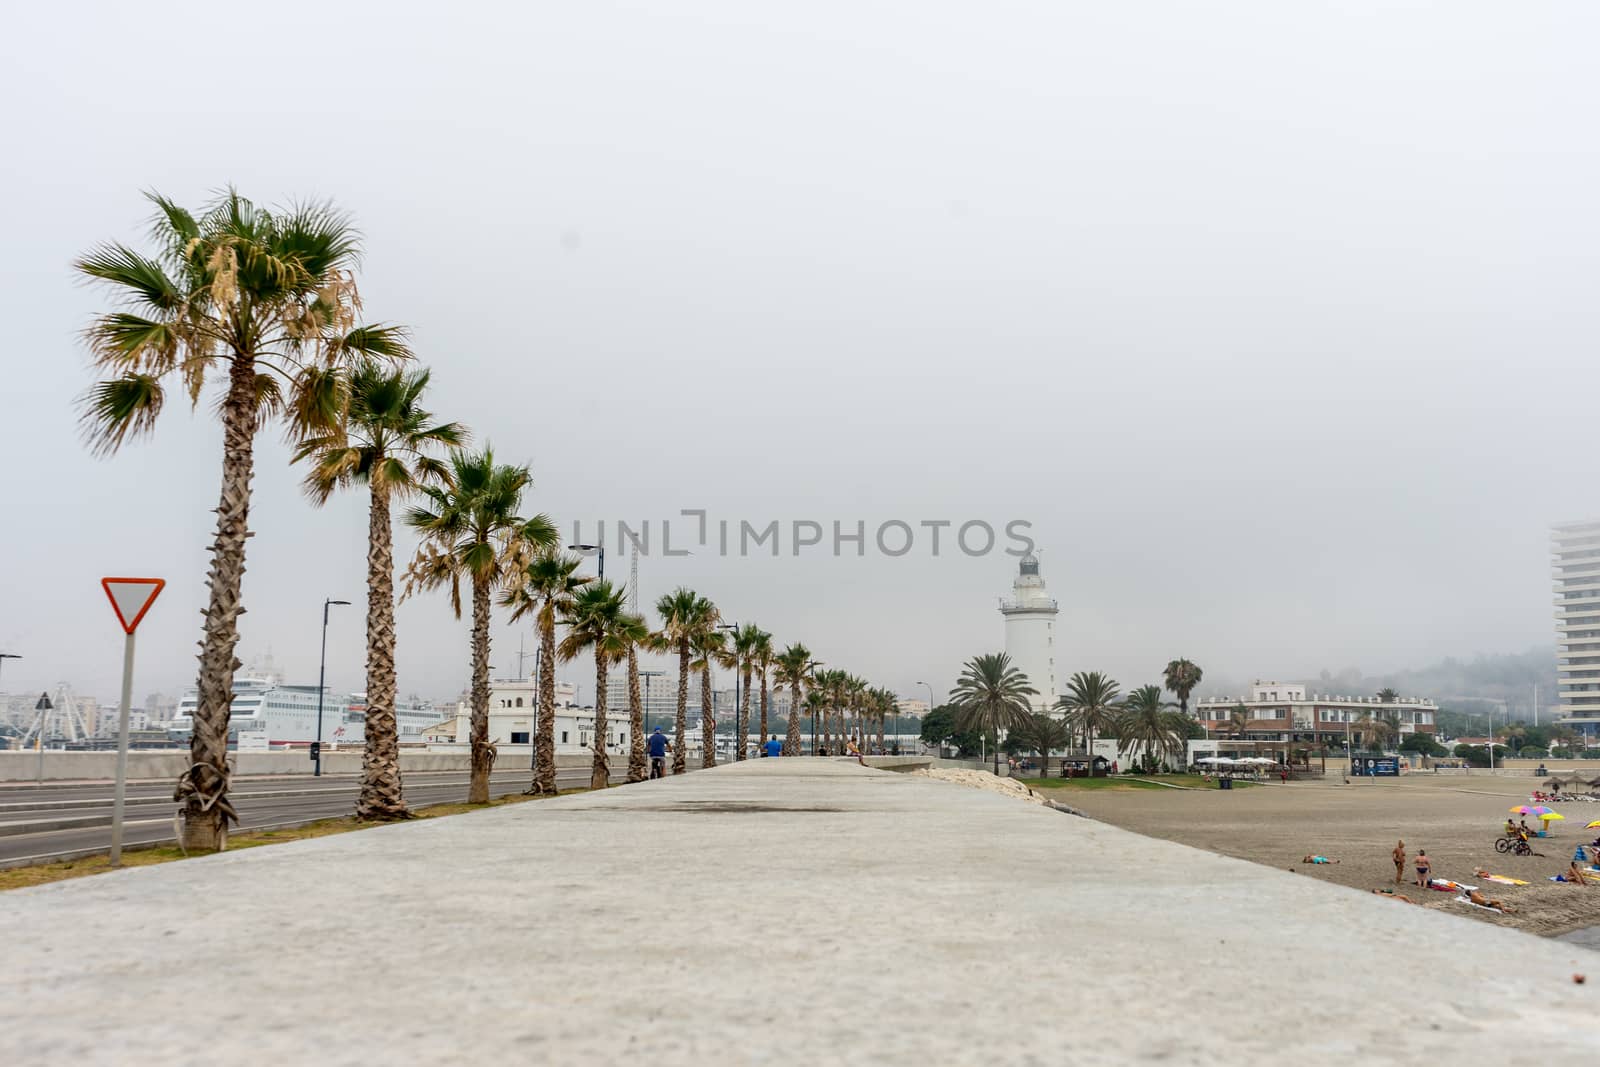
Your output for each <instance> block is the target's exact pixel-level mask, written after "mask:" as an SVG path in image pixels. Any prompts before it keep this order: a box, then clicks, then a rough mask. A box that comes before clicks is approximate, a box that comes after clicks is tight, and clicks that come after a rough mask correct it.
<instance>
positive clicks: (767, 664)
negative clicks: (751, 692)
mask: <svg viewBox="0 0 1600 1067" xmlns="http://www.w3.org/2000/svg"><path fill="white" fill-rule="evenodd" d="M777 658H778V654H777V650H776V649H774V648H773V647H772V635H771V634H769V633H767V632H766V631H765V630H757V631H756V641H755V646H754V647H753V648H752V649H751V652H750V661H751V663H752V664H753V665H754V667H755V671H756V675H757V677H759V678H760V679H761V733H760V734H759V735H758V736H757V738H756V743H757V744H762V743H764V742H765V741H766V740H767V684H768V682H769V681H770V680H771V677H772V665H773V664H774V663H776V662H777Z"/></svg>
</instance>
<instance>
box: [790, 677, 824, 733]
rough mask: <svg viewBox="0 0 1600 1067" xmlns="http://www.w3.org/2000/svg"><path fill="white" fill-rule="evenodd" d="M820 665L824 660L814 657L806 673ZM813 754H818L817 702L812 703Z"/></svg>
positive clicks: (797, 709) (796, 709)
mask: <svg viewBox="0 0 1600 1067" xmlns="http://www.w3.org/2000/svg"><path fill="white" fill-rule="evenodd" d="M820 666H822V661H821V660H820V659H814V660H812V661H811V662H810V663H807V664H806V670H805V673H806V674H810V673H811V671H812V668H814V667H820ZM794 710H795V711H799V710H800V709H799V708H795V709H794ZM811 754H812V755H813V756H815V755H816V754H817V706H816V704H815V702H813V703H812V705H811Z"/></svg>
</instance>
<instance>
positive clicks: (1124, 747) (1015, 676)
mask: <svg viewBox="0 0 1600 1067" xmlns="http://www.w3.org/2000/svg"><path fill="white" fill-rule="evenodd" d="M1201 676H1202V672H1201V669H1200V668H1199V667H1198V666H1197V665H1195V664H1194V663H1192V662H1190V661H1189V660H1186V659H1177V660H1173V661H1172V662H1171V663H1169V664H1167V668H1166V671H1165V681H1166V683H1167V688H1168V689H1171V690H1172V691H1173V693H1174V694H1175V695H1176V696H1177V697H1178V703H1177V704H1176V705H1174V704H1170V703H1167V702H1166V701H1165V700H1164V699H1162V687H1161V686H1159V685H1145V686H1140V687H1139V688H1138V689H1135V690H1133V691H1132V692H1131V693H1128V694H1127V695H1126V696H1122V695H1121V694H1120V687H1119V686H1118V684H1117V683H1116V682H1115V681H1113V680H1112V679H1111V678H1110V677H1108V676H1106V675H1104V674H1102V673H1101V672H1099V671H1080V672H1078V673H1076V674H1074V675H1073V676H1072V678H1071V679H1070V680H1069V681H1068V682H1067V691H1066V693H1065V694H1063V695H1062V696H1061V697H1059V698H1058V699H1057V700H1056V703H1055V708H1054V711H1055V712H1057V713H1058V715H1057V714H1048V715H1046V714H1037V713H1035V712H1034V710H1033V706H1032V703H1031V702H1030V700H1029V699H1028V698H1030V697H1036V696H1038V695H1039V691H1038V690H1037V689H1035V688H1034V687H1033V686H1032V685H1031V684H1030V683H1029V682H1028V679H1027V677H1026V676H1025V675H1024V674H1023V673H1022V672H1021V671H1020V670H1018V669H1017V668H1016V667H1014V666H1012V664H1011V657H1010V656H1008V655H1006V654H1005V653H1003V652H1000V653H992V654H988V655H981V656H975V657H973V658H972V659H971V660H968V661H967V663H966V664H965V666H964V668H963V670H962V673H961V676H960V677H959V678H958V679H957V680H956V686H955V689H954V690H953V691H952V693H951V700H952V702H953V703H954V704H955V705H956V708H957V715H956V727H957V729H959V730H963V731H966V730H977V731H979V732H981V733H986V734H988V735H990V737H991V738H993V739H994V740H995V741H998V740H999V735H1000V732H1001V731H1007V732H1009V733H1010V734H1011V735H1012V736H1013V737H1014V738H1015V739H1016V740H1017V741H1018V742H1019V743H1021V744H1023V745H1026V746H1027V747H1029V748H1031V749H1033V750H1034V751H1036V752H1038V753H1039V754H1040V755H1041V756H1047V755H1049V753H1050V751H1051V750H1052V749H1058V748H1066V747H1068V746H1069V745H1072V744H1074V743H1076V742H1078V741H1080V740H1081V742H1082V747H1083V749H1084V750H1085V751H1088V750H1090V749H1091V748H1092V746H1093V744H1094V741H1095V738H1096V737H1098V736H1102V735H1111V736H1115V737H1116V739H1117V751H1118V752H1119V753H1123V754H1126V753H1127V752H1129V751H1130V750H1133V749H1135V748H1139V749H1142V751H1144V752H1146V753H1150V754H1152V755H1156V756H1157V757H1158V758H1159V759H1160V760H1161V761H1173V760H1178V761H1181V760H1182V758H1183V756H1184V754H1185V743H1186V742H1187V741H1188V738H1189V724H1190V719H1189V713H1188V703H1189V696H1190V694H1191V693H1192V692H1193V690H1194V688H1195V686H1197V685H1199V684H1200V680H1201ZM994 747H995V770H996V771H997V772H998V770H999V766H1000V753H999V745H998V744H996V745H995V746H994Z"/></svg>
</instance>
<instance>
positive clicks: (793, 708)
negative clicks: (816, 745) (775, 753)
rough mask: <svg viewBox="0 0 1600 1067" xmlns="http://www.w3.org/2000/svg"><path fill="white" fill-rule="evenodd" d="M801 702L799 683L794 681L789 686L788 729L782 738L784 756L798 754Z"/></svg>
mask: <svg viewBox="0 0 1600 1067" xmlns="http://www.w3.org/2000/svg"><path fill="white" fill-rule="evenodd" d="M803 703H804V702H803V701H802V700H801V697H800V683H799V682H796V683H794V684H793V685H791V686H790V687H789V731H788V733H786V734H785V735H784V738H783V754H784V755H785V756H798V755H800V709H801V706H802V704H803Z"/></svg>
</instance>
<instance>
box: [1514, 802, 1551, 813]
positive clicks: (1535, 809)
mask: <svg viewBox="0 0 1600 1067" xmlns="http://www.w3.org/2000/svg"><path fill="white" fill-rule="evenodd" d="M1549 810H1550V809H1549V808H1547V807H1545V806H1544V805H1543V804H1518V805H1517V806H1516V807H1514V808H1512V809H1511V814H1513V815H1543V814H1544V813H1545V812H1547V811H1549Z"/></svg>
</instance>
